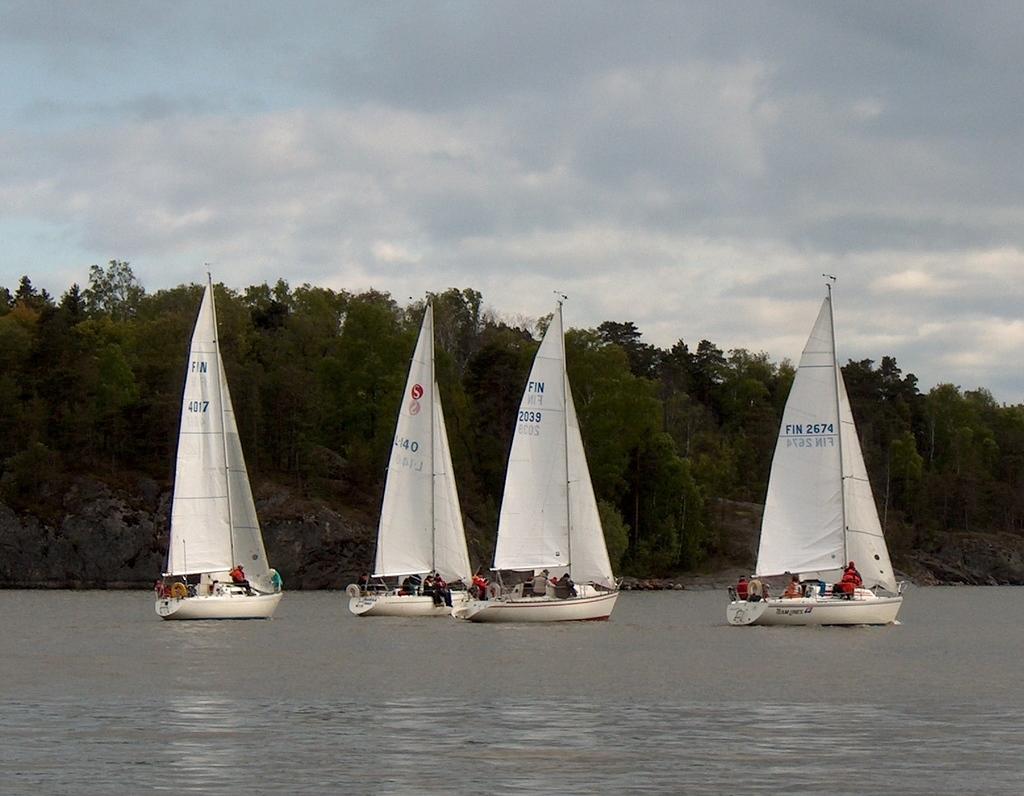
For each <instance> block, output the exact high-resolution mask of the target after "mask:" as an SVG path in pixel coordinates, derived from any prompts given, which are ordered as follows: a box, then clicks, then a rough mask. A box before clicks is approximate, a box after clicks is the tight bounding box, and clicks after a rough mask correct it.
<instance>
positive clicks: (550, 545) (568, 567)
mask: <svg viewBox="0 0 1024 796" xmlns="http://www.w3.org/2000/svg"><path fill="white" fill-rule="evenodd" d="M494 569H495V570H497V571H498V572H499V574H500V572H501V571H502V570H504V571H510V570H511V571H517V572H520V573H522V572H524V571H525V572H526V573H529V574H530V575H533V578H532V581H531V580H529V579H527V580H525V581H524V582H521V583H518V584H515V585H514V586H512V587H511V588H503V587H501V586H499V585H498V584H494V583H492V584H491V587H490V589H489V592H490V593H489V595H488V596H490V598H491V599H474V600H470V601H469V602H468V603H467V604H466V605H465V606H462V607H455V608H454V609H453V610H452V615H453V616H455V617H456V618H458V619H468V620H470V621H472V622H559V621H566V620H581V619H607V618H608V617H609V616H611V613H612V610H613V609H614V608H615V601H616V599H617V598H618V596H619V592H618V585H617V583H616V582H615V578H614V576H613V574H612V567H611V563H610V561H609V559H608V550H607V548H606V546H605V541H604V532H603V530H602V528H601V518H600V516H599V514H598V510H597V500H596V498H595V497H594V487H593V485H592V483H591V481H590V470H589V468H588V467H587V457H586V454H585V453H584V450H583V438H582V437H581V436H580V427H579V422H578V421H577V419H576V407H575V406H574V405H573V400H572V391H571V390H570V389H569V378H568V376H567V374H566V371H565V339H564V334H563V330H562V303H561V301H559V303H558V310H557V311H556V312H555V315H554V318H553V319H552V321H551V325H550V326H549V327H548V329H547V332H546V333H545V335H544V339H543V340H542V341H541V344H540V348H539V349H538V351H537V356H536V357H535V359H534V362H533V369H532V370H531V371H530V377H529V381H528V382H527V384H526V389H525V391H524V392H523V399H522V402H521V403H520V405H519V414H518V420H517V423H516V432H515V437H514V439H513V440H512V450H511V453H510V454H509V462H508V471H507V473H506V475H505V493H504V496H503V498H502V503H501V514H500V516H499V519H498V543H497V548H496V550H495V552H494ZM549 576H551V577H549ZM555 576H557V577H558V582H557V583H552V580H553V579H554V577H555ZM496 587H497V588H496Z"/></svg>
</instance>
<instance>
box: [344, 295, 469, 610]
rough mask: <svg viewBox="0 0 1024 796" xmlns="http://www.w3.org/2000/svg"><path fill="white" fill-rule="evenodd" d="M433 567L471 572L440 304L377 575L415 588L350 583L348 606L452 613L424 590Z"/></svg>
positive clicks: (401, 429) (390, 489)
mask: <svg viewBox="0 0 1024 796" xmlns="http://www.w3.org/2000/svg"><path fill="white" fill-rule="evenodd" d="M434 572H436V573H438V574H439V575H441V576H442V577H443V578H444V579H445V580H446V581H447V582H449V583H456V582H457V581H461V582H462V584H463V585H468V584H469V581H470V577H471V575H472V572H471V570H470V566H469V552H468V551H467V549H466V534H465V531H464V529H463V526H462V510H461V509H460V507H459V495H458V491H457V490H456V487H455V475H454V473H453V471H452V456H451V451H450V449H449V447H448V432H447V430H446V428H445V424H444V412H443V411H442V409H441V398H440V396H439V395H438V391H437V379H436V377H435V375H434V309H433V307H432V306H431V305H430V304H427V310H426V312H425V313H424V315H423V324H422V326H421V327H420V336H419V339H418V341H417V342H416V350H415V351H414V352H413V356H412V363H411V365H410V366H409V377H408V380H407V381H406V384H405V393H404V396H403V398H402V405H401V407H400V409H399V412H398V422H397V424H396V428H395V441H394V444H393V445H392V447H391V459H390V461H389V463H388V474H387V480H386V482H385V484H384V503H383V505H382V507H381V515H380V523H379V525H378V527H377V552H376V556H375V558H374V570H373V576H372V577H373V578H376V579H384V578H398V579H405V578H409V577H410V576H417V577H415V580H416V581H417V585H416V586H415V587H412V586H408V585H406V586H405V587H404V588H403V586H402V585H401V584H399V585H398V586H397V587H395V588H383V589H381V590H374V589H373V588H372V585H371V584H367V587H364V588H360V587H359V586H357V585H356V584H351V585H349V586H348V588H347V589H346V592H347V593H348V594H349V596H350V598H351V599H350V600H349V610H350V611H352V613H354V614H356V615H357V616H448V615H449V614H450V612H451V610H452V609H451V607H449V606H448V605H445V604H444V602H441V604H440V605H438V604H435V601H434V598H433V596H431V595H424V594H422V593H420V589H419V587H418V586H419V583H418V582H419V580H420V578H419V576H423V575H426V574H429V573H434ZM410 582H411V581H410ZM468 596H469V595H468V593H467V592H466V591H465V590H452V592H451V597H452V600H453V604H461V603H462V602H464V601H465V600H466V599H468Z"/></svg>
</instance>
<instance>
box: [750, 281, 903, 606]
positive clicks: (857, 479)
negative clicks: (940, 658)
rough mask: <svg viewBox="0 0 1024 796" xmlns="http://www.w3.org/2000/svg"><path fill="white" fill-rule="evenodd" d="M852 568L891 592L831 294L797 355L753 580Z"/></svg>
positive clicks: (831, 574) (834, 572) (892, 584)
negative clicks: (849, 563) (843, 368)
mask: <svg viewBox="0 0 1024 796" xmlns="http://www.w3.org/2000/svg"><path fill="white" fill-rule="evenodd" d="M847 560H853V561H855V562H856V564H857V566H858V569H859V570H860V572H861V575H862V576H863V578H864V583H865V585H866V586H868V587H871V586H881V587H883V588H885V589H888V590H890V591H895V590H896V581H895V577H894V575H893V572H892V566H891V564H890V563H889V554H888V551H887V550H886V547H885V540H884V538H883V536H882V529H881V524H880V523H879V521H878V511H877V509H876V508H875V503H874V498H873V497H872V494H871V485H870V483H869V482H868V478H867V470H866V468H865V466H864V457H863V456H862V455H861V450H860V442H859V440H858V439H857V429H856V427H855V425H854V421H853V414H852V412H851V411H850V404H849V399H848V398H847V395H846V386H845V384H844V383H843V378H842V372H841V371H840V369H839V367H838V364H837V362H836V355H835V334H834V326H833V318H832V301H831V294H830V295H829V296H828V297H827V298H826V299H825V300H824V302H822V305H821V310H820V311H819V312H818V317H817V320H816V321H815V323H814V328H813V329H812V331H811V335H810V337H809V338H808V340H807V345H806V346H805V347H804V350H803V353H802V355H801V357H800V364H799V367H798V368H797V372H796V377H795V378H794V380H793V387H792V389H791V391H790V394H789V398H788V400H787V401H786V408H785V410H784V411H783V414H782V424H781V427H780V429H779V437H778V441H777V443H776V446H775V455H774V457H773V459H772V468H771V475H770V476H769V481H768V495H767V498H766V500H765V509H764V517H763V519H762V521H761V542H760V546H759V548H758V554H757V573H758V574H759V575H780V574H783V573H786V572H792V573H799V574H804V575H811V574H818V575H820V576H821V577H826V578H827V577H834V576H836V575H838V572H839V570H841V569H842V568H843V566H845V564H846V562H847Z"/></svg>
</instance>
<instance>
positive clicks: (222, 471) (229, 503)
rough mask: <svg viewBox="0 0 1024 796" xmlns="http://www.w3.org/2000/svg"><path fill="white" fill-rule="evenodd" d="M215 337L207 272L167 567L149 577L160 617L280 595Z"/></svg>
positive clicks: (238, 609) (256, 609)
mask: <svg viewBox="0 0 1024 796" xmlns="http://www.w3.org/2000/svg"><path fill="white" fill-rule="evenodd" d="M218 339H219V335H218V334H217V309H216V307H215V305H214V298H213V282H212V281H211V279H210V276H209V275H207V280H206V290H205V292H204V293H203V301H202V304H201V305H200V307H199V316H198V317H197V318H196V325H195V329H194V330H193V332H192V342H191V345H190V348H189V356H188V363H187V366H186V375H185V389H184V394H183V396H182V404H181V425H180V427H179V433H178V455H177V463H176V466H175V472H174V494H173V497H172V500H171V532H170V545H169V547H168V551H167V567H166V570H165V571H164V573H163V576H162V577H161V579H160V580H159V581H158V582H157V600H156V612H157V614H158V615H159V616H161V617H162V618H164V619H269V618H270V617H271V616H273V614H274V610H275V609H276V608H277V604H278V603H279V602H280V601H281V581H280V577H279V576H278V574H277V572H276V571H275V570H272V569H271V568H270V566H269V564H268V563H267V553H266V550H264V548H263V538H262V536H261V535H260V525H259V520H258V519H257V517H256V506H255V504H254V503H253V498H252V490H251V488H250V486H249V475H248V473H247V472H246V469H245V459H244V457H243V456H242V445H241V441H240V440H239V437H238V426H237V425H236V423H235V413H234V410H233V409H232V406H231V396H230V394H229V393H228V383H227V379H226V377H225V375H224V363H223V361H222V360H221V356H220V345H219V342H218ZM233 570H234V571H235V575H234V576H232V574H231V573H232V571H233Z"/></svg>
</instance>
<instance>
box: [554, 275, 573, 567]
mask: <svg viewBox="0 0 1024 796" xmlns="http://www.w3.org/2000/svg"><path fill="white" fill-rule="evenodd" d="M556 295H557V296H558V299H557V301H558V333H559V334H560V335H561V336H562V341H561V342H562V437H563V441H564V443H565V456H564V457H563V458H564V460H565V540H566V554H567V555H568V558H569V563H568V565H567V569H568V570H569V573H570V577H571V575H572V501H571V500H570V497H569V490H570V488H571V486H572V485H571V483H570V482H569V401H571V400H572V398H571V397H570V396H571V393H570V392H569V374H568V373H567V372H566V369H565V325H564V323H563V321H562V302H563V301H565V300H566V299H567V298H568V296H565V295H563V294H561V293H557V291H556Z"/></svg>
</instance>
